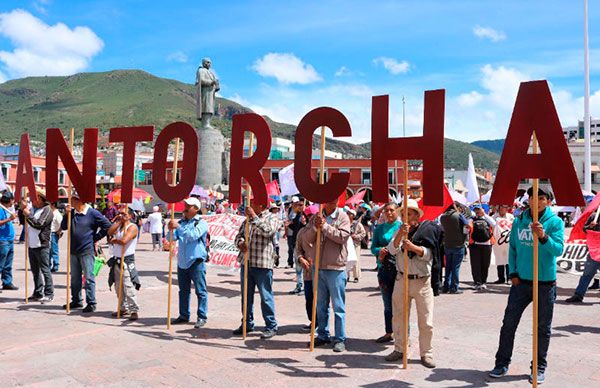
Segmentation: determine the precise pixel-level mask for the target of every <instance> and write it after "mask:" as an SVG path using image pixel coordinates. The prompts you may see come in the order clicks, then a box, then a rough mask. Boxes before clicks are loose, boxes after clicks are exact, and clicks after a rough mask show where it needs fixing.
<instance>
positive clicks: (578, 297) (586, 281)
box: [565, 214, 600, 303]
mask: <svg viewBox="0 0 600 388" xmlns="http://www.w3.org/2000/svg"><path fill="white" fill-rule="evenodd" d="M595 218H596V217H595V214H592V215H591V216H590V218H589V219H588V220H587V221H586V223H585V226H584V227H583V231H584V232H585V233H587V232H588V231H589V230H591V231H594V232H598V231H600V225H598V223H597V222H595V221H594V219H595ZM598 271H600V261H598V260H594V259H592V256H591V255H590V254H589V253H588V256H587V259H586V260H585V267H584V269H583V273H582V274H581V277H580V278H579V284H577V288H576V289H575V294H574V295H573V296H571V297H570V298H567V299H566V300H565V302H567V303H581V302H583V297H584V296H585V293H586V292H587V290H588V286H589V285H590V282H591V281H592V280H593V279H594V276H596V273H597V272H598Z"/></svg>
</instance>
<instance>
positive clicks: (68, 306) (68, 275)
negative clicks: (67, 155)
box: [66, 128, 75, 314]
mask: <svg viewBox="0 0 600 388" xmlns="http://www.w3.org/2000/svg"><path fill="white" fill-rule="evenodd" d="M74 139H75V128H71V133H70V135H69V148H70V150H71V154H73V141H74ZM68 179H69V186H68V190H69V191H68V192H67V196H68V198H69V207H71V206H73V202H72V200H73V197H72V193H71V191H72V187H71V178H68ZM66 288H67V304H66V307H67V308H66V310H67V314H69V313H70V312H71V306H70V304H71V302H70V299H71V212H68V213H67V287H66Z"/></svg>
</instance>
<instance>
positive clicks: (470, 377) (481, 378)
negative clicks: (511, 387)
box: [425, 368, 529, 388]
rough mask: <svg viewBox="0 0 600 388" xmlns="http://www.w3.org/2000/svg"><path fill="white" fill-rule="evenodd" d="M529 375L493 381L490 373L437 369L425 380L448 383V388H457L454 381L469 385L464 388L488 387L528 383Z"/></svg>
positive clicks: (508, 376)
mask: <svg viewBox="0 0 600 388" xmlns="http://www.w3.org/2000/svg"><path fill="white" fill-rule="evenodd" d="M528 378H529V376H528V375H507V376H504V377H502V378H499V379H492V378H491V377H489V376H488V371H480V370H473V369H451V368H435V369H433V370H432V373H431V375H429V376H428V377H427V378H425V380H427V381H431V382H436V383H442V382H443V383H447V386H449V387H451V386H457V385H456V384H453V383H452V382H453V381H460V382H464V383H466V384H467V385H460V386H461V387H464V388H475V387H488V386H490V384H494V383H508V382H514V381H524V382H527V379H528Z"/></svg>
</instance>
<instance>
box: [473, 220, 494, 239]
mask: <svg viewBox="0 0 600 388" xmlns="http://www.w3.org/2000/svg"><path fill="white" fill-rule="evenodd" d="M471 238H472V239H473V241H475V242H479V243H484V242H488V241H489V240H490V239H491V238H492V231H491V230H490V225H489V224H488V222H487V220H486V219H485V218H483V217H476V218H474V219H473V232H472V233H471Z"/></svg>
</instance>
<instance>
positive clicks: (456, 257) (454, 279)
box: [444, 247, 465, 291]
mask: <svg viewBox="0 0 600 388" xmlns="http://www.w3.org/2000/svg"><path fill="white" fill-rule="evenodd" d="M444 252H445V253H446V279H444V288H446V289H448V291H457V290H458V286H459V284H460V280H459V274H460V264H461V263H462V261H463V259H464V257H465V248H464V247H458V248H450V247H446V248H445V249H444Z"/></svg>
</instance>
